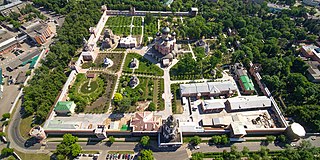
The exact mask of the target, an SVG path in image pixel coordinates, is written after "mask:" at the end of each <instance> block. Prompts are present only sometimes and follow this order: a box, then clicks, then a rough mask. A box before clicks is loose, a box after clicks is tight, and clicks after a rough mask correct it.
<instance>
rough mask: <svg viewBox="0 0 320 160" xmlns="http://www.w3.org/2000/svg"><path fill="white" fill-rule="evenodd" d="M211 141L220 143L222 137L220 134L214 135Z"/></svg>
mask: <svg viewBox="0 0 320 160" xmlns="http://www.w3.org/2000/svg"><path fill="white" fill-rule="evenodd" d="M211 141H212V142H213V143H214V144H220V143H221V137H220V136H212V138H211Z"/></svg>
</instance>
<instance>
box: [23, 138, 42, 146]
mask: <svg viewBox="0 0 320 160" xmlns="http://www.w3.org/2000/svg"><path fill="white" fill-rule="evenodd" d="M37 143H39V140H37V139H36V138H35V137H32V138H29V139H28V140H26V142H24V147H26V148H29V147H32V146H34V145H35V144H37Z"/></svg>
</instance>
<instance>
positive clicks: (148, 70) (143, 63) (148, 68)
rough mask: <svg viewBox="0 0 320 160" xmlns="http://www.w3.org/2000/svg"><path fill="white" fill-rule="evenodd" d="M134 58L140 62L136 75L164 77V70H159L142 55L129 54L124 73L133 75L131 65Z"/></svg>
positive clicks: (135, 71)
mask: <svg viewBox="0 0 320 160" xmlns="http://www.w3.org/2000/svg"><path fill="white" fill-rule="evenodd" d="M133 58H136V59H137V60H138V61H139V67H138V69H135V70H134V73H135V74H145V75H154V76H163V70H162V69H161V68H159V67H158V66H157V65H155V64H153V63H151V62H150V61H149V60H147V59H146V58H144V57H142V56H141V55H140V54H137V53H128V54H127V57H126V60H125V63H124V67H123V72H125V73H132V69H130V67H129V65H130V62H131V60H132V59H133Z"/></svg>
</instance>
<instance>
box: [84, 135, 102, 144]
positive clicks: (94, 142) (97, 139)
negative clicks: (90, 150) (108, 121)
mask: <svg viewBox="0 0 320 160" xmlns="http://www.w3.org/2000/svg"><path fill="white" fill-rule="evenodd" d="M102 140H103V139H101V138H91V137H90V138H88V141H87V145H96V144H98V143H101V141H102Z"/></svg>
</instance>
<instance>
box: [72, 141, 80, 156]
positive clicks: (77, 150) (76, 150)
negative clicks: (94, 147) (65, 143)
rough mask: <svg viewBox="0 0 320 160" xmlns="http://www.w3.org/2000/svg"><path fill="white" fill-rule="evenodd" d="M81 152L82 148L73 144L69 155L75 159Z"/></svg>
mask: <svg viewBox="0 0 320 160" xmlns="http://www.w3.org/2000/svg"><path fill="white" fill-rule="evenodd" d="M81 151H82V148H81V146H80V144H77V143H75V144H72V145H71V155H72V156H73V157H76V156H77V155H79V154H80V153H81Z"/></svg>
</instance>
